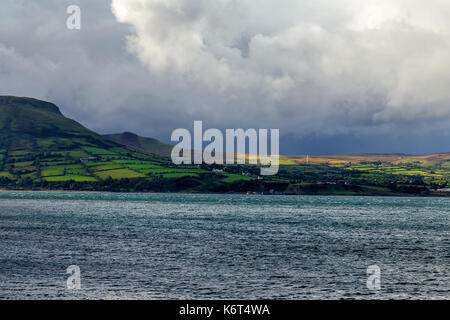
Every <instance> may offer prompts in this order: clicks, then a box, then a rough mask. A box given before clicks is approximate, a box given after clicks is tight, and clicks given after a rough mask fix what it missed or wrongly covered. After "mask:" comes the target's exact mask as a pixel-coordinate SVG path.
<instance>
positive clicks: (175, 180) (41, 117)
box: [0, 96, 256, 191]
mask: <svg viewBox="0 0 450 320" xmlns="http://www.w3.org/2000/svg"><path fill="white" fill-rule="evenodd" d="M118 138H119V139H118V141H119V142H122V143H123V142H127V143H129V144H130V146H132V147H133V148H130V147H127V146H123V145H121V144H118V143H116V142H114V141H110V140H108V139H106V138H105V137H102V136H101V135H99V134H97V133H95V132H93V131H91V130H89V129H87V128H85V127H84V126H83V125H81V124H80V123H78V122H76V121H74V120H72V119H69V118H66V117H65V116H64V115H63V114H62V113H61V112H60V110H59V108H58V107H57V106H55V105H54V104H52V103H49V102H44V101H39V100H36V99H31V98H19V97H12V96H0V187H3V188H19V189H20V188H26V189H30V188H33V189H36V188H37V189H42V188H45V189H77V190H112V191H146V190H148V191H181V190H183V191H188V190H189V191H190V190H192V191H194V190H212V189H214V188H216V189H217V190H223V189H224V188H225V190H229V185H233V183H235V182H239V181H242V182H244V183H245V182H246V181H254V180H255V179H256V178H255V177H249V176H242V175H237V174H233V173H226V172H223V173H222V172H214V171H213V170H212V168H210V167H208V166H203V167H202V168H199V167H197V166H175V165H174V164H172V162H171V161H170V158H168V157H164V156H161V155H160V154H166V153H167V150H168V148H169V146H168V145H164V144H162V143H160V142H159V141H157V140H152V139H147V138H141V137H137V136H135V135H132V134H125V135H119V136H118ZM123 138H125V141H124V139H123ZM133 139H134V140H133ZM130 142H132V144H131V143H130ZM138 147H139V148H138ZM140 148H142V149H147V150H149V148H153V150H154V151H155V153H160V154H150V153H146V152H142V151H139V150H137V149H140Z"/></svg>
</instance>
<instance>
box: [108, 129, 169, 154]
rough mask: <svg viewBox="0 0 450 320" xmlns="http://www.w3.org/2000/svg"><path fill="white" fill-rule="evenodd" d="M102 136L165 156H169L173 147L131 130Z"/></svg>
mask: <svg viewBox="0 0 450 320" xmlns="http://www.w3.org/2000/svg"><path fill="white" fill-rule="evenodd" d="M103 137H104V138H106V139H108V140H110V141H113V142H116V143H118V144H121V145H124V146H127V147H132V148H136V149H138V150H141V151H144V152H147V153H154V154H159V155H162V156H167V157H168V156H170V153H171V152H172V148H173V146H172V145H170V144H166V143H163V142H161V141H159V140H157V139H154V138H146V137H141V136H138V135H137V134H135V133H131V132H124V133H118V134H106V135H103Z"/></svg>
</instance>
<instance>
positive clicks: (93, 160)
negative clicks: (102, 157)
mask: <svg viewBox="0 0 450 320" xmlns="http://www.w3.org/2000/svg"><path fill="white" fill-rule="evenodd" d="M80 161H81V162H82V163H86V162H96V161H97V157H89V158H80Z"/></svg>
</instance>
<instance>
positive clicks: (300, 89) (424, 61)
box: [0, 0, 450, 153]
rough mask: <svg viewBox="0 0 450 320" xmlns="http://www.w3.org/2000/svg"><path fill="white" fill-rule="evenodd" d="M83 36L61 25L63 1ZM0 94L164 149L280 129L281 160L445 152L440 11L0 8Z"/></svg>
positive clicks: (96, 4)
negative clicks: (56, 108) (222, 133)
mask: <svg viewBox="0 0 450 320" xmlns="http://www.w3.org/2000/svg"><path fill="white" fill-rule="evenodd" d="M71 4H77V5H79V6H80V7H81V10H82V29H81V30H68V29H67V28H66V26H65V20H66V18H67V14H66V8H67V6H68V5H71ZM1 6H2V10H1V11H0V94H11V95H20V96H32V97H36V98H40V99H45V100H50V101H52V102H55V103H57V104H58V105H60V106H61V109H62V111H63V112H64V113H65V114H66V115H67V116H70V117H73V118H75V119H76V120H78V121H80V122H82V123H83V124H85V125H87V126H88V127H90V128H92V129H94V130H97V131H100V132H103V133H106V132H116V131H124V130H128V131H134V132H137V133H139V134H142V135H147V136H155V137H158V138H161V139H163V140H165V141H167V140H168V138H169V137H170V132H171V131H172V130H173V129H175V128H178V127H187V128H190V127H191V126H192V123H193V121H194V120H203V122H204V124H205V126H209V127H217V128H237V127H243V128H250V127H253V128H280V133H281V135H282V136H283V138H282V144H281V146H280V147H281V151H282V152H283V153H343V152H345V153H348V152H410V153H423V152H441V151H450V146H449V145H448V143H447V141H448V138H449V137H450V132H449V129H447V128H449V123H450V107H449V102H450V90H448V88H449V85H450V59H449V53H450V37H449V33H450V3H449V2H448V1H440V0H430V1H427V2H424V1H419V0H399V1H395V2H394V1H388V0H379V1H358V0H340V1H334V0H302V1H295V0H283V1H275V0H259V1H254V0H240V1H237V0H236V1H235V0H217V1H207V0H189V1H177V0H164V1H163V0H112V1H106V0H101V1H57V0H42V1H24V0H23V1H12V0H6V1H2V5H1Z"/></svg>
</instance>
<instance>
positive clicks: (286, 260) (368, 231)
mask: <svg viewBox="0 0 450 320" xmlns="http://www.w3.org/2000/svg"><path fill="white" fill-rule="evenodd" d="M449 218H450V199H445V198H388V197H331V196H330V197H322V196H243V195H186V194H112V193H65V192H60V193H58V192H55V193H45V192H0V298H1V299H17V298H21V299H68V298H71V299H72V298H75V299H200V298H202V299H262V298H266V299H319V298H320V299H342V298H343V299H385V298H388V299H390V298H393V299H420V298H423V299H445V298H446V299H448V298H450V271H449V266H450V224H449ZM70 265H78V266H79V267H80V270H81V289H80V290H69V289H67V285H66V282H67V278H68V277H69V276H70V275H69V274H67V273H66V269H67V267H68V266H70ZM371 265H377V266H379V268H380V270H381V289H380V290H378V291H373V290H370V289H368V287H367V285H366V282H367V278H368V275H367V267H368V266H371Z"/></svg>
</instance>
